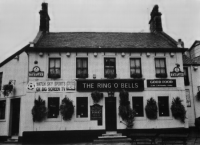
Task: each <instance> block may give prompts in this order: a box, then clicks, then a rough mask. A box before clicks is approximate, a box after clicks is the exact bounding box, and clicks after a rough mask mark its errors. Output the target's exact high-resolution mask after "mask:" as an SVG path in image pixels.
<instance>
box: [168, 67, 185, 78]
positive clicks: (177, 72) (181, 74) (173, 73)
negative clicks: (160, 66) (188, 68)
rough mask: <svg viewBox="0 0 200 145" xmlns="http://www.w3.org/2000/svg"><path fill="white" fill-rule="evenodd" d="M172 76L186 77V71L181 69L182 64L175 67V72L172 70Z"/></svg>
mask: <svg viewBox="0 0 200 145" xmlns="http://www.w3.org/2000/svg"><path fill="white" fill-rule="evenodd" d="M170 76H171V77H184V72H182V71H181V69H180V65H179V64H176V67H174V69H173V72H170Z"/></svg>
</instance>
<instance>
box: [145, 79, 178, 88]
mask: <svg viewBox="0 0 200 145" xmlns="http://www.w3.org/2000/svg"><path fill="white" fill-rule="evenodd" d="M147 87H176V80H175V79H154V80H147Z"/></svg>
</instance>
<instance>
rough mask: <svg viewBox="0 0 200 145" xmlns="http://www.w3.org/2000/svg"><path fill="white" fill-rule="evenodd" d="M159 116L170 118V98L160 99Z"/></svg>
mask: <svg viewBox="0 0 200 145" xmlns="http://www.w3.org/2000/svg"><path fill="white" fill-rule="evenodd" d="M158 108H159V116H169V97H164V96H162V97H158Z"/></svg>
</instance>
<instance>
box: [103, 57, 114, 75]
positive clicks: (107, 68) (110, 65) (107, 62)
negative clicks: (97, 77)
mask: <svg viewBox="0 0 200 145" xmlns="http://www.w3.org/2000/svg"><path fill="white" fill-rule="evenodd" d="M104 77H105V78H115V77H116V62H115V58H104Z"/></svg>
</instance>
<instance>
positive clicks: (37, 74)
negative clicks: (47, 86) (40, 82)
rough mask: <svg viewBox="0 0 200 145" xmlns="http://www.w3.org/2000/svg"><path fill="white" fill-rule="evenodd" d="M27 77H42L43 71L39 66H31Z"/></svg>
mask: <svg viewBox="0 0 200 145" xmlns="http://www.w3.org/2000/svg"><path fill="white" fill-rule="evenodd" d="M28 76H29V77H44V72H43V71H40V68H39V66H35V67H33V70H32V71H31V72H29V73H28Z"/></svg>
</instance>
